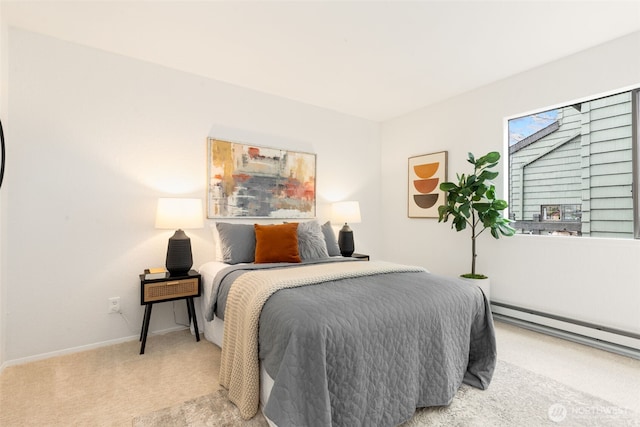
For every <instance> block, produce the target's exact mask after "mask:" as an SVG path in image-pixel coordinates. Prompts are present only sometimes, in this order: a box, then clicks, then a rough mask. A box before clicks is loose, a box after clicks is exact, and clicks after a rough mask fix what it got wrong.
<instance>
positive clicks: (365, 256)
mask: <svg viewBox="0 0 640 427" xmlns="http://www.w3.org/2000/svg"><path fill="white" fill-rule="evenodd" d="M351 258H358V259H363V260H365V261H369V255H365V254H356V253H353V254H351Z"/></svg>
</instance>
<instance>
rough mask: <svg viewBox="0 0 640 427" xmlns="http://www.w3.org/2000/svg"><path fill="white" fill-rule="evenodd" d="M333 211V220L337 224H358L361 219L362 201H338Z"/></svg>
mask: <svg viewBox="0 0 640 427" xmlns="http://www.w3.org/2000/svg"><path fill="white" fill-rule="evenodd" d="M332 210H333V213H332V215H331V220H332V221H333V222H335V223H336V224H342V223H347V222H348V223H351V224H356V223H358V222H360V221H361V219H360V203H358V202H352V201H349V202H337V203H334V204H333V205H332Z"/></svg>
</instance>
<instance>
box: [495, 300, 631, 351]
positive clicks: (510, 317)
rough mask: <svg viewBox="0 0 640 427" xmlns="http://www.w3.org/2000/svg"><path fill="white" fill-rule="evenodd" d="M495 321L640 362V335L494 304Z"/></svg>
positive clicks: (508, 305) (502, 304)
mask: <svg viewBox="0 0 640 427" xmlns="http://www.w3.org/2000/svg"><path fill="white" fill-rule="evenodd" d="M491 311H492V313H493V316H494V319H496V320H500V321H503V322H505V323H510V324H514V325H516V326H520V327H522V328H525V329H529V330H533V331H536V332H540V333H544V334H547V335H552V336H555V337H558V338H563V339H566V340H569V341H573V342H577V343H580V344H584V345H589V346H591V347H595V348H599V349H601V350H605V351H609V352H612V353H617V354H621V355H624V356H627V357H632V358H634V359H640V335H639V334H634V333H631V332H627V331H621V330H617V329H613V328H607V327H603V326H600V325H594V324H590V323H586V322H581V321H577V320H572V319H568V318H565V317H560V316H555V315H552V314H548V313H543V312H540V311H536V310H530V309H527V308H523V307H516V306H513V305H510V304H504V303H500V302H496V301H491Z"/></svg>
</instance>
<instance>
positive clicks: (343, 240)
mask: <svg viewBox="0 0 640 427" xmlns="http://www.w3.org/2000/svg"><path fill="white" fill-rule="evenodd" d="M338 246H340V254H341V255H342V256H344V257H350V256H351V255H352V254H353V251H354V250H355V246H354V244H353V231H352V230H351V228H350V227H349V226H348V225H347V224H346V223H345V224H344V226H343V227H342V228H341V229H340V232H339V233H338Z"/></svg>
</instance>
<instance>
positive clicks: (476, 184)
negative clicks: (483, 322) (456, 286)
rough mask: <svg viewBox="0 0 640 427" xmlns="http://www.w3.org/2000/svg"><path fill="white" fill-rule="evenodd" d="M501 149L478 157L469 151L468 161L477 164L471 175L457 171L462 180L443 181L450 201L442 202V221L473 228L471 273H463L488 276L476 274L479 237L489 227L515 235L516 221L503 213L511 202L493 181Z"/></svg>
mask: <svg viewBox="0 0 640 427" xmlns="http://www.w3.org/2000/svg"><path fill="white" fill-rule="evenodd" d="M499 160H500V153H498V152H496V151H492V152H490V153H488V154H486V155H484V156H482V157H480V158H478V159H476V158H475V157H474V155H473V154H471V153H469V158H468V159H467V161H468V162H469V163H471V164H472V165H473V173H472V174H471V175H465V174H462V175H460V174H456V177H457V178H458V182H457V183H454V182H443V183H442V184H440V190H442V191H446V192H447V197H446V203H445V204H444V205H440V206H438V222H447V221H449V219H451V220H452V224H451V228H455V229H456V231H462V230H465V229H466V228H467V226H468V227H470V228H471V273H467V274H463V275H462V277H467V278H473V279H485V278H486V277H487V276H484V275H482V274H476V257H477V256H478V254H477V252H476V240H477V238H478V236H480V235H481V234H482V233H483V232H484V231H485V230H487V229H488V230H490V231H491V235H492V236H493V237H494V238H496V239H499V238H500V236H501V235H502V236H513V235H514V234H515V232H516V230H515V229H514V228H513V227H511V226H510V225H509V224H510V223H511V222H512V221H511V220H510V219H508V218H504V217H503V216H502V211H504V210H505V209H506V208H507V206H508V204H507V202H506V201H504V200H501V199H497V198H496V188H495V186H494V185H493V183H492V182H491V181H492V180H494V179H495V178H497V177H498V172H496V171H492V170H491V169H492V168H494V167H495V166H497V165H498V162H499Z"/></svg>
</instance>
